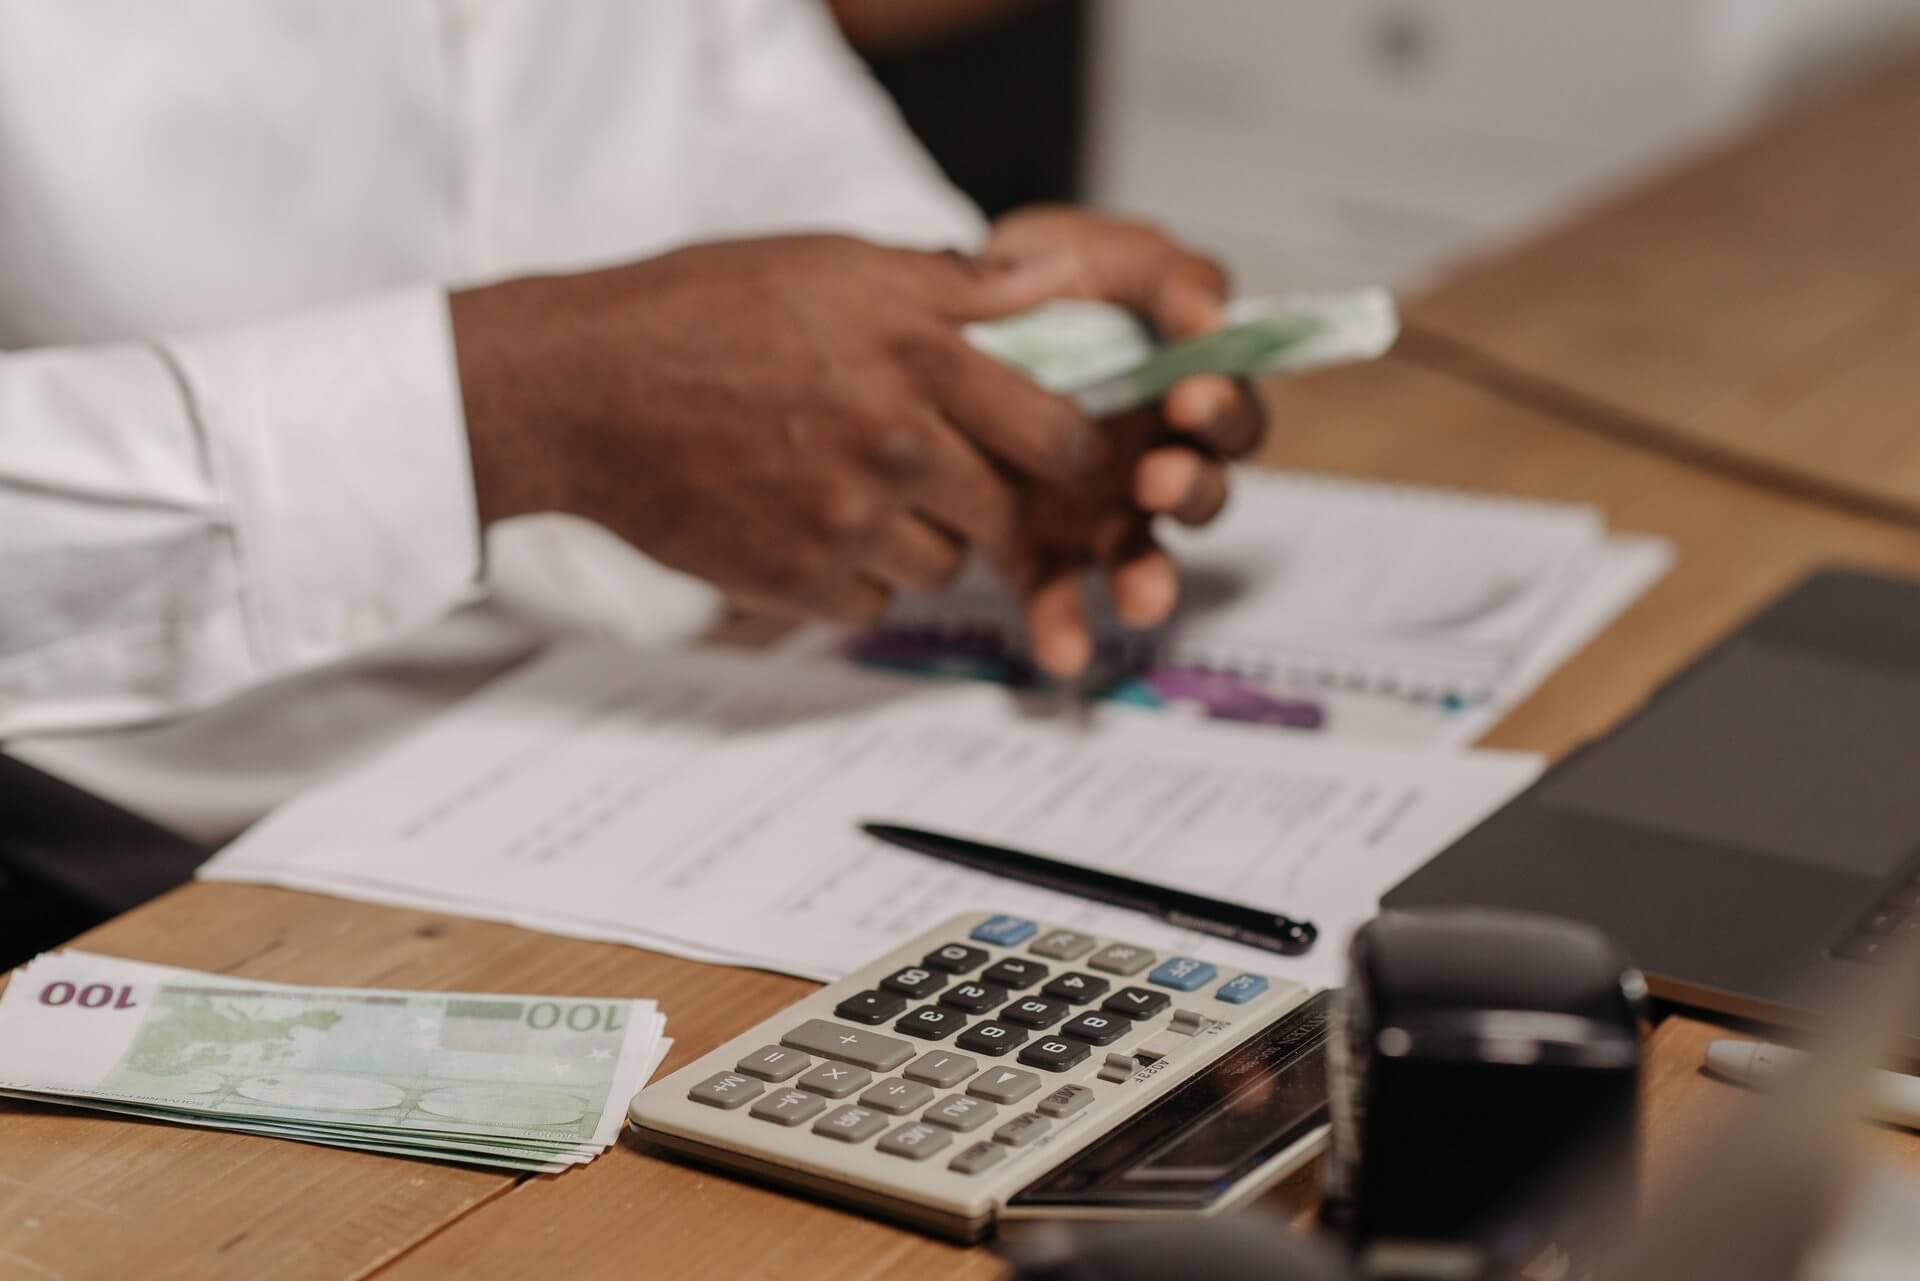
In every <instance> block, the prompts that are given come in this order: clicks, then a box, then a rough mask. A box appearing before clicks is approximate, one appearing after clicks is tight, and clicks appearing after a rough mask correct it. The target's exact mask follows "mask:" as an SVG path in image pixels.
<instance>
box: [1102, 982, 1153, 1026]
mask: <svg viewBox="0 0 1920 1281" xmlns="http://www.w3.org/2000/svg"><path fill="white" fill-rule="evenodd" d="M1169 1003H1170V998H1169V997H1168V996H1167V994H1166V993H1165V992H1155V991H1154V990H1152V989H1151V988H1144V987H1123V988H1121V989H1120V990H1119V991H1118V992H1115V993H1114V994H1113V995H1112V996H1110V997H1108V998H1107V999H1106V1000H1105V1001H1103V1002H1101V1004H1100V1008H1101V1009H1103V1010H1110V1011H1112V1012H1113V1013H1115V1014H1124V1015H1126V1016H1127V1017H1128V1018H1130V1019H1150V1018H1152V1017H1153V1016H1154V1015H1156V1014H1158V1013H1159V1012H1160V1011H1162V1010H1164V1009H1166V1008H1167V1006H1168V1004H1169Z"/></svg>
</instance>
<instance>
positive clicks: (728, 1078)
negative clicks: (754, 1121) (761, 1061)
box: [687, 1072, 767, 1109]
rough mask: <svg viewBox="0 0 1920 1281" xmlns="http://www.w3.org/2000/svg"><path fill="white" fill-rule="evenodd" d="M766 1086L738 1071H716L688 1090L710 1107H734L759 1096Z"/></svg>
mask: <svg viewBox="0 0 1920 1281" xmlns="http://www.w3.org/2000/svg"><path fill="white" fill-rule="evenodd" d="M766 1088H767V1087H766V1086H764V1085H762V1084H760V1082H758V1081H756V1080H754V1079H753V1078H752V1077H750V1076H741V1075H740V1074H739V1073H738V1072H715V1073H714V1074H713V1075H712V1076H710V1077H708V1078H707V1079H706V1080H704V1081H702V1082H700V1084H698V1085H696V1086H694V1087H693V1088H692V1089H691V1090H688V1091H687V1097H688V1098H690V1099H692V1100H693V1101H694V1102H695V1103H704V1104H706V1105H707V1106H708V1107H710V1108H728V1109H732V1108H737V1107H739V1106H740V1105H741V1104H742V1103H745V1102H747V1101H748V1100H749V1099H753V1098H757V1097H758V1096H759V1095H760V1093H761V1092H762V1091H763V1090H765V1089H766Z"/></svg>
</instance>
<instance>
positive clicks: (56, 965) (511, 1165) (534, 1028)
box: [0, 951, 672, 1174]
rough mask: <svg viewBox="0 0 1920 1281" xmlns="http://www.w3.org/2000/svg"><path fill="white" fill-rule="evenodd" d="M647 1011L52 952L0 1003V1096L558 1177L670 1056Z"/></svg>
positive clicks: (609, 1129) (604, 1142) (661, 1029)
mask: <svg viewBox="0 0 1920 1281" xmlns="http://www.w3.org/2000/svg"><path fill="white" fill-rule="evenodd" d="M665 1031H666V1019H665V1018H664V1017H663V1016H662V1015H661V1014H660V1012H659V1011H658V1009H656V1008H655V1006H654V1003H653V1002H652V1001H636V1000H626V999H609V998H605V997H557V996H502V995H498V994H495V993H462V992H407V991H398V990H392V989H385V988H328V987H293V986H288V985H285V984H278V983H261V982H257V981H254V980H249V979H235V978H230V977H227V976H224V975H219V974H200V973H196V972H194V971H191V970H176V969H169V968H167V967H165V966H156V965H146V964H142V963H139V962H135V961H125V960H120V959H117V958H114V957H107V956H95V955H91V954H89V953H85V952H72V951H68V952H58V953H53V954H50V955H47V956H42V957H40V958H39V959H37V960H35V961H33V962H31V963H30V964H28V965H27V966H26V967H25V968H24V969H22V970H20V971H18V972H17V973H15V974H14V976H13V978H12V980H11V981H10V982H9V983H8V984H7V988H6V991H5V992H4V994H0V1093H4V1094H7V1095H11V1096H13V1097H15V1098H22V1099H32V1100H36V1101H39V1102H44V1103H59V1104H65V1105H70V1106H74V1107H82V1108H89V1109H92V1110H94V1111H99V1112H111V1113H116V1114H119V1115H123V1116H131V1117H140V1118H144V1119H147V1120H155V1121H171V1122H175V1123H178V1124H182V1125H197V1126H206V1127H209V1128H212V1129H219V1130H237V1131H241V1132H244V1133H248V1134H261V1135H269V1136H271V1137H274V1138H280V1139H295V1140H298V1141H300V1142H304V1143H320V1144H325V1145H327V1146H330V1147H344V1148H357V1149H360V1150H362V1151H367V1152H384V1153H389V1154H392V1155H396V1156H408V1157H418V1158H424V1159H432V1160H443V1161H458V1162H462V1163H464V1164H469V1165H481V1166H497V1167H501V1168H504V1169H510V1170H526V1171H534V1172H540V1173H555V1174H557V1173H560V1172H562V1171H564V1170H567V1169H569V1168H571V1167H573V1166H576V1165H584V1164H585V1163H586V1162H588V1161H591V1160H593V1158H595V1157H596V1156H599V1155H600V1154H601V1153H602V1152H604V1151H606V1149H607V1148H608V1146H609V1145H611V1144H612V1143H613V1141H614V1140H615V1139H616V1138H617V1137H618V1136H619V1133H620V1126H621V1123H622V1122H623V1120H624V1119H625V1116H626V1108H627V1103H628V1101H629V1100H630V1099H631V1098H632V1096H633V1093H634V1092H635V1091H636V1090H638V1089H639V1088H640V1087H641V1086H642V1085H645V1084H646V1082H647V1080H648V1078H650V1077H651V1076H652V1075H653V1072H654V1069H655V1068H656V1067H658V1066H659V1063H660V1060H661V1059H662V1058H664V1057H665V1056H666V1052H667V1048H668V1046H669V1045H671V1044H672V1043H671V1042H670V1041H669V1040H668V1039H667V1038H666V1036H665V1035H664V1033H665Z"/></svg>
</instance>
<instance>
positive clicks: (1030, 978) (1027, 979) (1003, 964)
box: [980, 956, 1047, 988]
mask: <svg viewBox="0 0 1920 1281" xmlns="http://www.w3.org/2000/svg"><path fill="white" fill-rule="evenodd" d="M1045 977H1047V967H1046V966H1044V965H1042V964H1040V962H1038V961H1023V960H1021V959H1020V958H1019V957H1015V956H1009V957H1008V958H1007V959H1006V960H1004V961H998V962H995V963H994V964H992V965H989V966H988V967H987V970H986V973H984V974H982V975H981V976H980V981H981V982H982V983H998V984H999V985H1000V986H1001V987H1014V988H1021V987H1032V986H1033V985H1034V984H1035V983H1038V982H1039V981H1040V980H1041V979H1043V978H1045Z"/></svg>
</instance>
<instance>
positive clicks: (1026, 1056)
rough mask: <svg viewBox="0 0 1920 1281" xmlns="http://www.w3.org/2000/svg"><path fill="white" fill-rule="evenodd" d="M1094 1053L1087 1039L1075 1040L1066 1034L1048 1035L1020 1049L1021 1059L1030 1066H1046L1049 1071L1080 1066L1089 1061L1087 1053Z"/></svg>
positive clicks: (1061, 1070)
mask: <svg viewBox="0 0 1920 1281" xmlns="http://www.w3.org/2000/svg"><path fill="white" fill-rule="evenodd" d="M1091 1053H1093V1051H1092V1050H1090V1049H1088V1048H1087V1043H1086V1042H1085V1041H1074V1040H1070V1039H1068V1038H1067V1037H1064V1036H1047V1037H1042V1038H1041V1039H1040V1040H1038V1041H1035V1042H1034V1043H1033V1044H1032V1045H1029V1046H1028V1047H1027V1048H1026V1049H1024V1050H1022V1051H1020V1061H1021V1062H1022V1063H1024V1064H1026V1065H1027V1066H1028V1067H1037V1068H1044V1069H1045V1070H1047V1071H1049V1072H1064V1071H1066V1070H1067V1069H1068V1068H1070V1067H1078V1066H1079V1065H1080V1064H1082V1063H1084V1062H1086V1061H1087V1055H1089V1054H1091Z"/></svg>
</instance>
